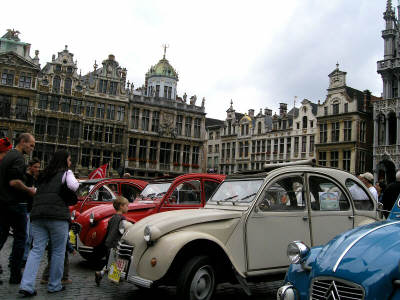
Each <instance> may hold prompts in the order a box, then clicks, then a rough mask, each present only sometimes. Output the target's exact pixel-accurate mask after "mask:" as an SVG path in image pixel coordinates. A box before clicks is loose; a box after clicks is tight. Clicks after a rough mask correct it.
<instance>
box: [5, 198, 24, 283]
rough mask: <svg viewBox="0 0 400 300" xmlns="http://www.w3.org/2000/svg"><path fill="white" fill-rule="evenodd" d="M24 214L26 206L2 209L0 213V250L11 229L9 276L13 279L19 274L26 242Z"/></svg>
mask: <svg viewBox="0 0 400 300" xmlns="http://www.w3.org/2000/svg"><path fill="white" fill-rule="evenodd" d="M26 214H27V205H26V204H18V205H15V206H14V205H13V206H6V207H2V209H1V213H0V250H1V249H2V248H3V246H4V244H5V242H6V241H7V237H8V232H9V231H10V227H11V228H12V229H13V236H14V242H13V246H12V252H11V260H10V271H11V275H10V276H11V277H15V278H17V277H18V276H20V273H21V261H22V257H23V255H24V249H25V242H26Z"/></svg>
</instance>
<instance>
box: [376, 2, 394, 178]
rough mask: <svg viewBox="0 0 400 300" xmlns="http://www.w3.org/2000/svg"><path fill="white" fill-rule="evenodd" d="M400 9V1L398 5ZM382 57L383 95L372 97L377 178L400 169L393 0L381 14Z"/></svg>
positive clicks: (388, 176) (390, 176) (380, 68)
mask: <svg viewBox="0 0 400 300" xmlns="http://www.w3.org/2000/svg"><path fill="white" fill-rule="evenodd" d="M397 9H398V11H399V12H400V5H399V6H398V7H397ZM383 19H384V20H385V24H386V26H385V29H384V30H383V31H382V38H383V40H384V57H383V60H380V61H378V62H377V72H378V73H379V74H380V75H381V77H382V83H383V88H382V89H383V93H382V99H379V100H376V101H374V103H373V104H374V106H373V120H374V152H373V154H374V159H373V163H374V175H375V179H376V180H384V181H386V182H387V183H390V182H393V181H395V175H396V171H398V170H400V137H399V132H400V94H399V87H400V44H399V43H400V27H399V22H398V20H399V19H400V18H399V15H398V16H397V18H396V13H395V10H394V8H393V7H392V2H391V1H390V0H388V1H387V6H386V11H385V12H384V14H383Z"/></svg>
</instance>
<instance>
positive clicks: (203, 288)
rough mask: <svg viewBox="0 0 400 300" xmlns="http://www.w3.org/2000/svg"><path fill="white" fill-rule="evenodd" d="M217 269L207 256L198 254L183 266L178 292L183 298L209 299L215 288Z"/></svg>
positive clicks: (185, 299)
mask: <svg viewBox="0 0 400 300" xmlns="http://www.w3.org/2000/svg"><path fill="white" fill-rule="evenodd" d="M215 286H216V284H215V270H214V267H213V265H212V264H211V262H210V259H209V258H208V257H207V256H196V257H193V258H192V259H190V260H189V261H188V262H187V263H186V264H185V266H184V267H183V268H182V270H181V272H180V275H179V277H178V282H177V286H176V293H177V296H178V299H181V300H209V299H211V297H212V296H213V294H214V290H215Z"/></svg>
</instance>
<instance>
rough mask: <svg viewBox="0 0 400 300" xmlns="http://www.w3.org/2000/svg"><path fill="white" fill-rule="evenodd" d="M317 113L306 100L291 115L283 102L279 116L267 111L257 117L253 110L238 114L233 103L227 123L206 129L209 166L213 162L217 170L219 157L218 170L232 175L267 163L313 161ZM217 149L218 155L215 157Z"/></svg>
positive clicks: (261, 112) (228, 112) (313, 104)
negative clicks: (216, 158) (311, 159)
mask: <svg viewBox="0 0 400 300" xmlns="http://www.w3.org/2000/svg"><path fill="white" fill-rule="evenodd" d="M316 112H317V105H316V104H315V103H312V102H310V101H309V100H307V99H304V100H303V101H302V102H301V106H300V108H296V107H294V108H292V109H291V110H290V111H289V112H288V111H287V104H286V103H280V104H279V115H277V114H274V115H272V110H271V109H268V108H266V109H264V113H263V111H262V110H260V112H259V113H258V114H257V115H255V114H254V110H253V109H250V110H249V111H248V113H245V114H242V113H237V112H236V111H235V110H234V108H233V103H232V101H231V106H230V108H229V109H228V110H227V117H226V119H225V121H224V123H223V124H217V125H214V124H212V123H209V124H210V125H208V126H207V134H208V139H207V143H208V155H207V156H208V161H209V166H210V165H211V164H210V163H211V162H212V161H213V160H214V164H213V165H212V166H213V168H214V169H215V168H216V166H215V157H218V158H219V162H220V163H219V168H218V171H219V172H222V173H225V174H230V173H235V172H238V171H244V170H262V169H263V165H264V164H271V163H280V162H287V161H295V160H299V159H308V158H313V157H314V156H315V151H314V136H315V130H316ZM214 123H215V122H214ZM218 135H219V136H220V140H219V141H218V138H217V137H218ZM217 149H218V150H220V152H219V155H216V154H215V151H217Z"/></svg>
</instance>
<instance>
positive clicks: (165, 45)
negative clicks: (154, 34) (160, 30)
mask: <svg viewBox="0 0 400 300" xmlns="http://www.w3.org/2000/svg"><path fill="white" fill-rule="evenodd" d="M163 48H164V56H163V59H165V53H166V52H167V48H169V45H168V44H164V45H163Z"/></svg>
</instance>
